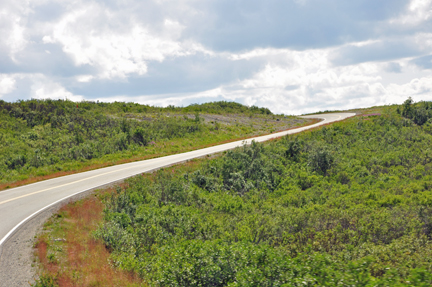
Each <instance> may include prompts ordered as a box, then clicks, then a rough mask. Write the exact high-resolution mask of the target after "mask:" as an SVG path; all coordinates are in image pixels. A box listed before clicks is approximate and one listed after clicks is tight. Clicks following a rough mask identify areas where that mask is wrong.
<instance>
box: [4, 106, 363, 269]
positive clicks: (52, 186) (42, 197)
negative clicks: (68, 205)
mask: <svg viewBox="0 0 432 287" xmlns="http://www.w3.org/2000/svg"><path fill="white" fill-rule="evenodd" d="M354 115H355V114H354V113H331V114H320V115H310V116H304V118H319V119H322V121H320V122H318V123H316V124H313V125H309V126H305V127H300V128H296V129H292V130H288V131H283V132H279V133H274V134H270V135H266V136H260V137H255V138H251V139H247V140H241V141H236V142H231V143H227V144H222V145H218V146H213V147H209V148H204V149H200V150H195V151H191V152H186V153H181V154H176V155H170V156H165V157H160V158H154V159H149V160H144V161H138V162H132V163H127V164H121V165H116V166H111V167H106V168H101V169H97V170H92V171H87V172H83V173H78V174H72V175H67V176H63V177H58V178H54V179H50V180H45V181H41V182H37V183H33V184H29V185H25V186H21V187H17V188H12V189H8V190H4V191H1V192H0V256H1V252H2V247H4V245H6V244H8V239H9V238H11V237H13V236H12V235H13V234H14V233H15V232H16V231H17V230H18V229H19V228H20V227H22V226H23V225H24V223H26V222H27V221H29V220H30V219H32V218H33V217H34V216H36V215H38V214H40V213H41V212H43V211H44V210H47V209H50V208H51V207H53V206H54V205H56V204H58V203H59V202H62V201H64V200H66V199H68V198H71V197H73V196H76V195H78V194H80V193H82V192H85V191H88V190H91V189H95V188H97V187H99V186H103V185H107V184H109V183H112V182H117V181H120V180H122V179H125V178H128V177H131V176H134V175H137V174H141V173H144V172H149V171H152V170H156V169H159V168H161V167H164V166H169V165H172V164H175V163H179V162H183V161H187V160H190V159H193V158H198V157H203V156H206V155H209V154H213V153H218V152H222V151H225V150H229V149H233V148H235V147H238V146H241V145H243V144H250V143H251V141H252V140H255V141H257V142H263V141H267V140H270V139H272V138H277V137H281V136H284V135H288V134H294V133H299V132H302V131H305V130H308V129H312V128H315V127H318V126H321V125H325V124H328V123H332V122H335V121H340V120H343V119H346V118H348V117H352V116H354ZM2 260H4V258H2ZM3 271H4V270H3Z"/></svg>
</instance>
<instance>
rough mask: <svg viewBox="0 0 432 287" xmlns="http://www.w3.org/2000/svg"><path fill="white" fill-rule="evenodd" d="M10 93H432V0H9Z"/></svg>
mask: <svg viewBox="0 0 432 287" xmlns="http://www.w3.org/2000/svg"><path fill="white" fill-rule="evenodd" d="M0 35H1V37H0V100H4V101H8V102H13V101H17V100H26V99H31V98H36V99H45V98H51V99H69V100H73V101H83V100H87V101H97V100H99V101H105V102H107V101H109V102H113V101H126V102H137V103H141V104H149V105H157V106H167V105H176V106H187V105H189V104H192V103H203V102H210V101H220V100H224V101H236V102H239V103H242V104H245V105H248V106H251V105H256V106H259V107H267V108H269V109H270V110H271V111H272V112H274V113H284V114H286V115H298V114H303V113H312V112H317V111H324V110H344V109H352V108H362V107H370V106H376V105H389V104H400V103H402V102H403V101H404V100H406V99H407V98H408V97H412V98H413V99H414V101H421V100H429V101H430V100H432V0H411V1H408V0H406V1H402V0H349V1H347V0H325V1H324V0H261V1H258V0H153V1H152V0H144V1H142V0H141V1H139V0H104V1H93V0H68V1H65V0H62V1H57V0H31V1H30V0H3V1H1V2H0Z"/></svg>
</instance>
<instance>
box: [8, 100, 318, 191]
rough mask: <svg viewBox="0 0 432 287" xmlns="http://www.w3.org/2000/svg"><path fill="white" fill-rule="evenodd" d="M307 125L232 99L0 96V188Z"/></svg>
mask: <svg viewBox="0 0 432 287" xmlns="http://www.w3.org/2000/svg"><path fill="white" fill-rule="evenodd" d="M308 122H310V121H307V120H304V119H300V118H296V117H291V116H284V115H273V114H272V113H271V112H270V111H269V110H268V109H266V108H258V107H255V106H252V107H246V106H243V105H240V104H237V103H232V102H214V103H206V104H202V105H191V106H188V107H173V106H169V107H167V108H160V107H152V106H147V105H140V104H135V103H118V102H115V103H99V102H80V103H75V102H71V101H63V100H56V101H53V100H29V101H18V102H15V103H8V102H4V101H0V141H1V142H2V145H1V146H0V189H2V188H5V187H6V188H7V187H11V186H16V185H20V184H25V183H29V182H32V181H37V180H41V179H46V178H49V177H53V176H60V175H64V174H68V173H72V172H78V171H83V170H88V169H94V168H98V167H103V166H107V165H112V164H118V163H122V162H127V161H135V160H140V159H146V158H151V157H158V156H162V155H168V154H172V153H179V152H184V151H188V150H193V149H197V148H200V147H204V146H209V145H214V144H217V143H221V142H226V141H231V140H235V139H241V138H245V137H250V136H253V135H259V134H268V133H271V132H273V131H277V130H284V129H289V128H292V127H294V126H298V125H303V124H307V123H308Z"/></svg>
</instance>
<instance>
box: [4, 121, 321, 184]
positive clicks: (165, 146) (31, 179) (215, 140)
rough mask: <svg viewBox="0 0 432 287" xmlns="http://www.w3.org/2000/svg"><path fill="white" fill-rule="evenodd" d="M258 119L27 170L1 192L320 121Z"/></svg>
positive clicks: (11, 180)
mask: <svg viewBox="0 0 432 287" xmlns="http://www.w3.org/2000/svg"><path fill="white" fill-rule="evenodd" d="M233 118H236V117H233ZM237 118H239V117H237ZM241 118H242V120H245V119H248V117H241ZM259 119H260V121H257V120H256V118H252V119H251V123H253V124H254V125H257V126H258V127H259V128H257V127H254V128H246V127H245V125H244V123H243V124H242V125H241V126H229V125H231V124H232V123H228V126H226V127H224V132H220V133H213V134H204V135H202V134H200V135H195V134H192V135H189V136H187V137H183V138H177V139H173V140H169V141H161V142H158V143H155V144H154V145H149V146H146V147H138V148H134V149H129V150H125V151H122V152H118V153H114V154H108V155H105V156H104V157H102V158H94V159H91V160H85V161H72V162H65V163H63V164H61V165H47V166H43V167H40V168H38V169H32V170H28V171H27V172H26V173H20V174H17V175H9V176H10V177H11V178H10V179H3V180H2V181H3V182H2V183H0V191H1V190H5V189H9V188H13V187H18V186H22V185H26V184H30V183H35V182H38V181H42V180H47V179H51V178H56V177H60V176H65V175H70V174H74V173H79V172H84V171H89V170H94V169H98V168H103V167H107V166H112V165H118V164H122V163H128V162H134V161H140V160H146V159H151V158H157V157H162V156H167V155H171V154H177V153H183V152H188V151H192V150H196V149H201V148H206V147H210V146H214V145H219V144H223V143H228V142H233V141H238V140H242V139H247V138H251V137H255V136H260V135H266V134H269V131H270V133H273V132H279V131H283V130H289V129H293V128H297V127H301V126H306V125H311V124H314V123H316V122H318V121H319V120H317V119H304V120H302V121H301V124H297V125H294V124H288V125H289V126H290V128H288V129H287V128H286V126H287V123H286V122H285V126H284V125H283V122H280V121H276V120H274V121H264V120H266V119H265V118H263V117H260V118H259ZM234 121H235V120H233V122H234ZM239 121H240V120H239ZM288 122H289V119H288ZM283 127H285V128H283Z"/></svg>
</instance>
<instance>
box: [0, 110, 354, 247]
mask: <svg viewBox="0 0 432 287" xmlns="http://www.w3.org/2000/svg"><path fill="white" fill-rule="evenodd" d="M354 115H355V114H354ZM354 115H353V116H354ZM351 117H352V116H351ZM347 118H350V117H347ZM323 121H325V119H324V120H323ZM335 121H337V120H335ZM330 123H332V122H330ZM311 126H312V125H311ZM305 130H308V129H305ZM287 135H288V134H287ZM282 136H284V135H281V136H280V137H282ZM236 147H238V146H236ZM236 147H234V148H236ZM219 152H222V151H219ZM215 153H218V152H215ZM206 155H207V154H206ZM204 156H205V155H204ZM198 157H199V156H198ZM193 158H194V157H192V158H190V159H193ZM187 160H188V159H187ZM180 162H182V161H178V162H174V163H171V164H168V165H166V166H169V165H173V164H177V163H180ZM163 167H164V166H160V167H157V168H154V169H149V170H147V171H143V172H142V173H146V172H150V171H152V170H155V169H160V168H163ZM137 174H140V173H137ZM137 174H135V175H137ZM135 175H130V176H126V177H123V178H120V179H116V180H113V181H110V182H107V183H105V184H103V185H99V186H96V187H91V188H89V189H86V190H82V191H78V192H76V193H74V194H71V195H68V196H66V197H63V198H62V199H59V200H57V201H55V202H53V203H51V204H49V205H47V206H45V207H43V208H41V209H39V210H38V211H36V212H34V213H33V214H31V215H29V216H28V217H26V218H25V219H23V220H22V221H21V222H20V223H18V224H17V225H15V227H14V228H12V229H11V230H10V231H9V232H8V233H7V234H6V235H5V236H4V237H3V238H2V239H1V240H0V247H2V245H3V243H4V242H5V241H6V240H7V239H8V238H9V237H10V236H11V235H12V234H13V233H14V232H15V231H16V230H17V229H18V228H19V227H20V226H21V225H23V224H24V223H25V222H26V221H27V220H29V219H30V218H32V217H33V216H35V215H36V214H38V213H40V212H42V211H44V210H45V209H48V208H50V207H51V206H53V205H56V204H57V203H60V202H62V201H63V200H66V199H68V198H70V197H73V196H75V195H77V194H80V193H83V192H86V191H89V190H92V189H95V188H98V187H101V186H104V185H107V184H111V183H113V182H117V181H120V180H124V179H126V178H129V177H132V176H135ZM0 252H1V253H3V252H2V250H1V249H0ZM1 253H0V255H1Z"/></svg>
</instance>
